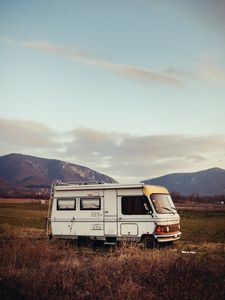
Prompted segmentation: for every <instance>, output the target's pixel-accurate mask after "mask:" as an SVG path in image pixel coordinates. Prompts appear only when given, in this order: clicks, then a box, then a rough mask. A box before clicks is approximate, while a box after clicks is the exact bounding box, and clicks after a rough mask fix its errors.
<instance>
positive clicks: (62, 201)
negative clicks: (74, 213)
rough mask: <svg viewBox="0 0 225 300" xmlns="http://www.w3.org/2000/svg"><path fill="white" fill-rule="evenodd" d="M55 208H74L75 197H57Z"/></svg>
mask: <svg viewBox="0 0 225 300" xmlns="http://www.w3.org/2000/svg"><path fill="white" fill-rule="evenodd" d="M57 210H76V198H73V199H71V198H67V199H66V198H58V199H57Z"/></svg>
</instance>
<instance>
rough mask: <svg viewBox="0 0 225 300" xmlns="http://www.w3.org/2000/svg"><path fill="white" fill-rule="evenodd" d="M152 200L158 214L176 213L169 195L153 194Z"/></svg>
mask: <svg viewBox="0 0 225 300" xmlns="http://www.w3.org/2000/svg"><path fill="white" fill-rule="evenodd" d="M150 198H151V201H152V203H153V205H154V207H155V210H156V212H157V213H158V214H171V213H175V212H176V208H175V207H174V204H173V200H172V198H171V197H170V195H169V194H151V196H150Z"/></svg>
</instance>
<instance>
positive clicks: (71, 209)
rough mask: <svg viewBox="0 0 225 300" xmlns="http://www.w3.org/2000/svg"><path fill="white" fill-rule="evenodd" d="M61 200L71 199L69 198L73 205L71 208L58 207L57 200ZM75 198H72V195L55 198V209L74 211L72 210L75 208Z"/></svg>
mask: <svg viewBox="0 0 225 300" xmlns="http://www.w3.org/2000/svg"><path fill="white" fill-rule="evenodd" d="M61 200H63V201H69V200H70V201H71V200H73V201H74V206H73V208H60V206H59V201H61ZM76 200H77V199H76V198H74V197H62V198H56V210H64V211H74V210H76V204H77V201H76Z"/></svg>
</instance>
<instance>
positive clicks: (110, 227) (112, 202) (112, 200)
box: [104, 190, 117, 236]
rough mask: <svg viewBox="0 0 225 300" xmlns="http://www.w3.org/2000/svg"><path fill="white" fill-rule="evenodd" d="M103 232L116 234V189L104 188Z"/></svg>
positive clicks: (108, 234) (110, 234)
mask: <svg viewBox="0 0 225 300" xmlns="http://www.w3.org/2000/svg"><path fill="white" fill-rule="evenodd" d="M104 233H105V235H106V236H117V191H116V190H104Z"/></svg>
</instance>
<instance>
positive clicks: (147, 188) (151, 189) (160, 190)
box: [143, 185, 169, 196]
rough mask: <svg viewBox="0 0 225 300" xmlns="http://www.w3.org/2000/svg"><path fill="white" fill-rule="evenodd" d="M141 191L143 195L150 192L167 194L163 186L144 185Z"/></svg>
mask: <svg viewBox="0 0 225 300" xmlns="http://www.w3.org/2000/svg"><path fill="white" fill-rule="evenodd" d="M143 193H144V194H145V196H149V195H151V194H169V191H168V190H167V189H166V188H165V187H163V186H158V185H145V186H144V188H143Z"/></svg>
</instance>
